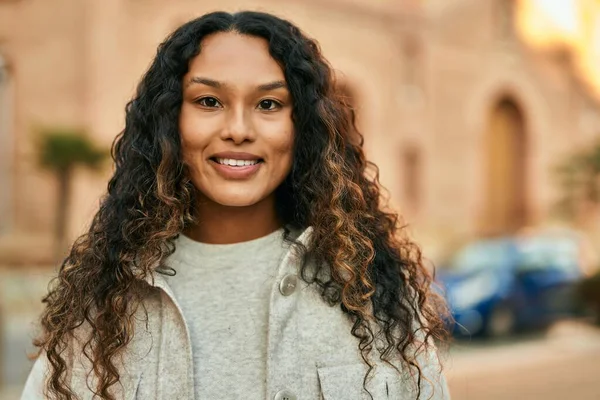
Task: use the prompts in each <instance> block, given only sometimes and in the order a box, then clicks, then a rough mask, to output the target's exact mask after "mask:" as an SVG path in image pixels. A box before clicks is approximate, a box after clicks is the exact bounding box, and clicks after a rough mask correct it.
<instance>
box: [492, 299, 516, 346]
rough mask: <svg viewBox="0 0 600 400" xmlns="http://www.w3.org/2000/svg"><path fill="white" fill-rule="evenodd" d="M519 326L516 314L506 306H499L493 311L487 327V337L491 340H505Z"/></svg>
mask: <svg viewBox="0 0 600 400" xmlns="http://www.w3.org/2000/svg"><path fill="white" fill-rule="evenodd" d="M516 324H517V318H516V316H515V312H514V311H513V310H512V308H510V307H509V306H508V305H506V304H499V305H497V306H496V307H494V309H493V310H492V312H491V314H490V316H489V318H488V321H487V324H486V326H485V335H486V336H488V337H490V338H504V337H507V336H510V335H511V334H512V333H514V331H515V328H516Z"/></svg>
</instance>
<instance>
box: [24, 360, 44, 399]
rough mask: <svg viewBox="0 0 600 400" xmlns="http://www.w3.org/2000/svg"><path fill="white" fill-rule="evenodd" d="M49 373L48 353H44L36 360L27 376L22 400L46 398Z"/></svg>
mask: <svg viewBox="0 0 600 400" xmlns="http://www.w3.org/2000/svg"><path fill="white" fill-rule="evenodd" d="M47 373H48V359H47V358H46V354H45V353H42V354H40V356H39V357H38V358H37V360H35V363H34V364H33V368H32V369H31V372H30V373H29V376H28V377H27V381H26V382H25V387H24V389H23V393H22V394H21V400H43V399H44V386H45V382H46V376H47Z"/></svg>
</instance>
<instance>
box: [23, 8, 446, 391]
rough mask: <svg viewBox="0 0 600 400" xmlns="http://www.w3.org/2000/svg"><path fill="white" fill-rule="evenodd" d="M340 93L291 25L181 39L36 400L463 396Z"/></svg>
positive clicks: (165, 61) (45, 350) (147, 110)
mask: <svg viewBox="0 0 600 400" xmlns="http://www.w3.org/2000/svg"><path fill="white" fill-rule="evenodd" d="M337 93H338V92H337V91H336V90H335V82H334V79H333V77H332V71H331V69H330V67H329V66H328V64H327V63H326V61H325V60H324V58H323V56H322V55H321V53H320V50H319V47H318V45H317V43H316V42H315V41H313V40H311V39H309V38H307V37H306V36H305V35H304V34H303V33H302V32H301V31H300V30H299V29H298V28H297V27H295V26H294V25H292V24H291V23H289V22H287V21H285V20H282V19H279V18H277V17H274V16H272V15H269V14H264V13H256V12H240V13H236V14H228V13H222V12H217V13H212V14H207V15H205V16H203V17H201V18H198V19H195V20H193V21H190V22H189V23H186V24H185V25H183V26H182V27H180V28H179V29H177V30H176V31H175V32H174V33H173V34H172V35H171V36H169V37H168V38H167V40H166V41H165V42H164V43H162V44H161V45H160V47H159V49H158V53H157V56H156V59H155V60H154V62H153V63H152V65H151V66H150V69H149V70H148V72H147V73H146V75H145V76H144V77H143V79H142V81H141V83H140V85H139V87H138V91H137V93H136V95H135V97H134V99H133V100H132V101H131V102H130V103H129V104H128V106H127V110H126V111H127V115H126V124H125V128H124V130H123V132H122V133H121V134H120V135H119V136H118V137H117V139H116V141H115V143H114V147H113V158H114V160H115V164H116V169H115V174H114V176H113V177H112V179H111V181H110V183H109V186H108V194H107V196H106V197H105V198H104V199H103V202H102V205H101V207H100V210H99V211H98V213H97V214H96V216H95V217H94V220H93V221H92V224H91V227H90V229H89V232H88V233H87V234H85V235H83V236H82V237H81V238H79V239H78V240H77V241H76V242H75V244H74V245H73V248H72V250H71V252H70V254H69V256H68V257H67V258H66V259H65V261H64V263H63V265H62V266H61V268H60V271H59V274H58V277H57V279H56V280H55V283H54V285H53V287H52V288H51V290H50V292H49V294H48V295H47V297H46V298H45V302H46V304H47V306H46V309H45V311H44V313H43V315H42V318H41V324H42V328H43V331H42V334H41V336H40V337H39V338H38V340H36V342H35V344H36V345H37V346H38V347H39V349H40V354H39V357H38V359H37V361H36V363H35V366H34V369H33V371H32V372H31V375H30V377H29V379H28V381H27V384H26V387H25V390H24V392H23V397H22V398H23V399H41V398H59V399H74V398H83V399H89V398H92V397H94V396H96V397H99V398H103V399H121V398H125V399H134V398H135V399H222V398H231V399H242V398H244V399H264V398H268V399H275V400H282V399H288V400H295V399H299V398H302V399H307V400H310V399H315V400H316V399H326V400H330V399H344V400H351V399H365V398H372V399H388V400H390V399H391V400H401V399H402V400H404V399H417V398H420V399H447V398H448V397H449V395H448V389H447V387H446V384H445V380H444V376H443V374H442V373H441V370H440V368H441V367H440V364H439V362H438V357H437V352H436V348H435V345H434V342H433V339H435V338H442V337H443V336H444V330H443V325H442V323H441V320H440V316H439V310H438V309H437V308H436V307H435V305H436V303H435V302H434V300H435V298H434V296H433V295H432V294H431V292H430V288H429V285H430V282H431V277H430V276H429V275H428V273H427V272H426V269H425V268H424V267H423V263H422V260H421V254H420V251H419V249H418V247H417V246H416V245H415V244H414V243H412V242H410V241H409V240H408V239H405V238H404V236H403V235H402V232H398V224H397V220H398V216H397V215H396V214H393V213H389V212H387V211H385V210H383V209H381V207H380V188H379V182H378V180H377V176H378V174H377V168H376V167H375V166H374V165H373V164H371V163H369V162H367V161H366V160H365V156H364V153H363V149H362V136H361V135H360V133H359V132H358V130H357V129H356V126H355V124H354V116H353V110H352V109H351V108H350V106H349V105H348V104H347V102H346V101H344V99H343V98H340V97H339V95H338V94H337ZM373 177H374V178H373Z"/></svg>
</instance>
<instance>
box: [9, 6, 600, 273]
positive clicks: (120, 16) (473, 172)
mask: <svg viewBox="0 0 600 400" xmlns="http://www.w3.org/2000/svg"><path fill="white" fill-rule="evenodd" d="M516 5H517V3H515V2H514V1H511V0H428V1H417V0H380V1H367V0H318V1H317V0H278V1H275V0H261V1H241V0H222V1H220V2H219V7H218V8H219V9H223V10H226V11H236V10H241V9H256V10H263V11H270V12H274V13H276V14H278V15H280V16H282V17H285V18H288V19H291V20H292V21H294V22H295V23H297V24H298V25H299V26H300V27H301V28H302V29H303V30H304V31H306V32H307V33H308V34H309V35H311V36H313V37H316V38H317V39H318V40H319V42H320V44H321V46H322V50H323V52H324V54H325V55H326V57H327V58H328V59H329V61H330V62H331V64H332V65H333V66H334V67H335V69H336V70H337V71H338V75H339V77H340V81H341V82H342V84H343V86H344V88H345V89H346V90H347V92H348V94H349V95H350V96H351V97H352V99H353V103H354V104H355V107H356V109H357V111H358V117H359V125H360V128H361V129H362V131H363V133H364V135H365V146H366V151H367V154H368V156H369V157H370V158H371V159H372V160H374V161H375V162H376V163H377V164H378V165H379V167H380V170H381V180H382V182H383V184H384V186H386V187H387V188H388V189H389V193H390V196H391V201H392V205H393V206H394V207H396V208H398V209H399V210H400V211H401V213H402V214H403V215H404V216H405V219H406V220H407V221H408V222H409V223H410V224H411V226H412V227H413V229H412V230H413V232H414V233H415V234H416V235H417V237H419V238H420V240H422V241H423V243H425V244H426V245H427V246H430V248H431V249H432V251H433V249H434V248H436V247H437V248H439V247H442V246H444V245H445V244H447V243H450V242H452V241H453V240H457V239H462V238H466V237H470V236H473V235H477V234H487V233H503V232H510V231H513V230H515V229H518V228H520V227H523V226H526V225H544V224H547V223H549V221H550V220H551V214H550V207H551V205H552V204H553V202H554V201H555V199H556V196H557V191H556V187H555V185H554V184H553V182H552V179H551V169H552V167H553V166H554V165H555V164H556V162H557V160H560V159H561V158H562V157H564V155H566V154H568V153H569V152H570V151H572V150H573V149H576V148H578V147H580V146H583V145H585V144H586V143H588V142H589V140H591V138H593V137H597V136H598V135H599V134H600V108H599V107H598V102H597V99H595V98H594V96H593V95H592V93H591V91H590V90H589V89H588V88H587V87H586V85H585V84H584V83H582V80H581V79H580V78H579V77H578V76H577V74H576V73H575V68H573V65H572V64H573V63H572V62H571V58H570V56H569V53H568V52H565V51H563V50H560V49H558V50H556V51H552V52H548V51H544V52H542V51H536V50H533V49H531V48H529V47H528V46H527V45H525V44H524V43H523V42H522V41H521V40H520V38H519V35H518V32H517V30H516V29H515V26H514V22H513V21H514V17H513V13H514V12H515V7H516ZM214 10H215V7H214V5H213V3H212V2H209V1H205V0H194V1H192V0H180V1H177V2H168V3H167V2H165V1H159V0H103V1H101V2H99V1H92V0H54V1H51V2H50V1H45V0H0V118H1V119H0V168H1V169H0V188H1V196H0V257H2V256H3V257H4V258H5V259H12V260H29V261H27V262H35V261H43V260H44V259H45V257H46V256H45V254H49V253H48V249H49V243H50V239H51V232H52V226H53V223H54V220H53V218H54V217H53V211H54V209H55V205H54V203H55V201H56V199H55V197H56V187H55V186H56V183H55V182H54V181H53V178H52V175H50V174H49V173H47V172H44V171H43V170H41V169H40V168H39V167H38V165H37V162H36V155H35V129H36V127H39V126H82V127H86V128H87V129H88V131H89V132H90V134H91V135H93V137H94V138H95V139H96V141H97V142H98V143H100V144H102V145H104V146H108V145H109V144H110V143H111V141H112V139H113V138H114V136H115V135H116V134H117V133H118V132H119V131H120V130H121V129H122V126H123V119H124V106H125V103H126V102H127V100H128V99H129V98H130V97H131V95H132V93H133V90H134V87H135V85H136V83H137V81H138V80H139V78H140V77H141V75H142V73H143V72H144V71H145V69H146V68H147V66H148V65H149V63H150V60H151V58H152V57H153V55H154V53H155V51H156V46H157V45H158V44H159V43H160V42H161V40H162V39H163V38H164V37H165V36H166V35H167V34H168V33H169V32H170V31H172V30H173V29H174V28H175V27H177V26H178V25H179V24H181V23H182V22H184V21H186V20H189V19H191V18H193V17H196V16H199V15H201V14H204V13H206V12H209V11H214ZM109 176H110V169H109V168H108V169H107V170H105V171H104V172H102V173H100V174H94V173H92V172H89V171H85V170H81V171H78V172H77V174H76V177H75V189H76V190H74V193H73V199H72V204H73V208H72V210H71V218H70V227H69V230H70V232H71V234H72V235H73V236H75V235H76V234H77V233H79V232H81V231H82V230H83V229H84V228H85V226H86V224H87V223H88V221H89V219H90V217H91V216H92V215H93V213H94V210H95V208H96V207H97V203H98V200H97V199H98V197H99V196H100V195H101V194H102V193H103V191H104V190H105V183H106V180H107V178H108V177H109ZM32 248H35V249H36V250H35V251H32V250H31V249H32Z"/></svg>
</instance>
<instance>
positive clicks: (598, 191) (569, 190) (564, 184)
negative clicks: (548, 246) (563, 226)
mask: <svg viewBox="0 0 600 400" xmlns="http://www.w3.org/2000/svg"><path fill="white" fill-rule="evenodd" d="M555 175H556V177H557V182H558V184H559V187H560V189H561V199H560V200H559V202H558V204H557V205H556V206H557V207H556V208H557V211H558V212H559V213H560V214H561V215H563V216H566V217H568V218H570V219H572V218H575V217H576V216H577V215H576V214H577V210H578V206H579V205H581V204H582V202H583V203H586V204H591V205H596V206H600V140H598V141H597V142H596V143H595V144H593V145H592V146H590V147H589V148H586V149H584V150H581V151H579V152H577V153H575V154H573V155H571V156H570V157H569V158H567V159H566V160H565V161H563V162H562V163H561V164H559V165H558V166H557V168H556V170H555Z"/></svg>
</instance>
